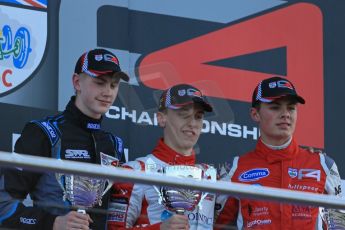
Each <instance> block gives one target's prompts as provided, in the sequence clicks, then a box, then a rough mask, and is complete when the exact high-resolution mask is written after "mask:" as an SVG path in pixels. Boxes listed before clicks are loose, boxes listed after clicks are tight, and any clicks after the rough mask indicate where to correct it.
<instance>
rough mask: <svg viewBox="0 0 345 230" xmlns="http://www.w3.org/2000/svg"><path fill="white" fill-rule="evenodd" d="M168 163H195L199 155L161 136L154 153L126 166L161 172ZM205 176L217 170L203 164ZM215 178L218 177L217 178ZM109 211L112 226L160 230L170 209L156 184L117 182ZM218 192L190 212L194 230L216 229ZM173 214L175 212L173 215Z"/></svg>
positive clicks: (148, 171) (150, 171) (191, 226)
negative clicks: (161, 200)
mask: <svg viewBox="0 0 345 230" xmlns="http://www.w3.org/2000/svg"><path fill="white" fill-rule="evenodd" d="M167 165H195V154H194V152H193V154H192V155H191V156H184V155H181V154H179V153H177V152H175V151H174V150H172V149H171V148H169V147H168V146H167V145H166V144H165V143H164V141H163V139H160V140H159V142H158V145H157V146H156V147H155V149H154V150H153V152H152V154H149V155H147V156H145V157H141V158H138V159H136V160H135V161H131V162H128V163H126V164H125V165H124V167H128V168H130V169H133V170H140V171H145V172H146V173H159V172H160V171H162V170H163V168H164V167H165V166H167ZM203 171H204V175H212V176H214V177H216V170H215V169H214V168H213V167H209V166H208V165H203ZM214 179H215V178H214ZM113 190H114V191H115V192H114V194H112V197H111V200H110V204H109V210H108V213H109V214H108V229H123V228H134V229H160V224H161V222H162V220H164V216H165V215H166V214H167V212H168V210H167V209H166V208H165V207H164V206H163V205H162V204H160V203H159V202H158V201H159V195H158V192H157V190H156V188H155V186H153V185H145V184H133V183H116V184H114V189H113ZM214 205H215V195H214V194H207V196H206V197H205V199H203V200H201V202H200V206H197V207H196V208H195V209H194V210H193V211H191V212H189V211H186V213H185V215H186V216H188V218H189V224H190V229H198V230H201V229H202V230H205V229H213V220H214ZM170 215H171V214H170Z"/></svg>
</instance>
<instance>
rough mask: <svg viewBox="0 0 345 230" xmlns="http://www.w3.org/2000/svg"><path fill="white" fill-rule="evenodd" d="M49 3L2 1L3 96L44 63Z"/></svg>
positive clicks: (0, 71)
mask: <svg viewBox="0 0 345 230" xmlns="http://www.w3.org/2000/svg"><path fill="white" fill-rule="evenodd" d="M47 2H48V0H45V1H35V2H32V3H27V2H26V1H25V2H23V3H19V2H16V1H11V3H9V1H4V0H0V77H1V81H0V95H2V94H5V93H7V92H8V91H10V90H12V89H14V88H16V87H17V86H19V85H21V84H22V83H23V82H24V81H25V80H26V79H28V78H29V77H30V76H31V75H32V73H33V72H34V71H35V70H36V69H37V67H38V66H39V64H40V63H41V60H42V57H43V54H44V51H45V47H46V41H47V25H48V24H47Z"/></svg>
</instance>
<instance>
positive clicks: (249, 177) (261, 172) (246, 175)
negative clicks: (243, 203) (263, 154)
mask: <svg viewBox="0 0 345 230" xmlns="http://www.w3.org/2000/svg"><path fill="white" fill-rule="evenodd" d="M268 175H270V171H269V170H268V169H267V168H256V169H250V170H248V171H245V172H243V173H242V174H241V175H240V176H239V177H238V180H239V181H243V182H249V181H257V180H259V179H261V178H264V177H267V176H268Z"/></svg>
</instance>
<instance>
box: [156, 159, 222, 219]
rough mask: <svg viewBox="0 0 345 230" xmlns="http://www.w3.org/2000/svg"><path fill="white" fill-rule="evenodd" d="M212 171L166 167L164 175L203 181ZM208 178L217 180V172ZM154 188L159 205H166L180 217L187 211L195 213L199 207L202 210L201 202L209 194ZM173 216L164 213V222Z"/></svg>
mask: <svg viewBox="0 0 345 230" xmlns="http://www.w3.org/2000/svg"><path fill="white" fill-rule="evenodd" d="M210 169H214V168H210ZM211 171H212V170H207V171H204V170H203V168H202V166H199V165H197V166H189V165H174V166H165V167H164V168H163V172H162V173H163V174H164V175H166V176H172V177H179V178H192V179H195V180H202V179H203V178H205V173H206V172H211ZM207 177H209V179H213V180H216V172H215V170H214V172H212V177H210V175H208V176H206V178H207ZM154 187H155V190H156V191H157V192H158V194H159V203H160V204H162V205H164V206H165V208H166V209H167V210H169V211H170V212H174V213H176V214H180V215H183V214H184V213H185V211H193V210H194V209H195V208H196V207H197V206H198V207H199V208H202V207H201V205H200V202H201V201H202V200H203V199H204V198H205V197H206V196H207V193H203V192H201V191H198V190H193V189H183V188H173V187H169V186H162V187H160V188H157V187H156V186H154ZM171 215H172V214H171V213H167V212H163V214H162V220H165V219H167V218H169V217H170V216H171Z"/></svg>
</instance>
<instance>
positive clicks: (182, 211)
mask: <svg viewBox="0 0 345 230" xmlns="http://www.w3.org/2000/svg"><path fill="white" fill-rule="evenodd" d="M175 213H176V214H177V215H184V209H182V208H181V209H176V210H175Z"/></svg>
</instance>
